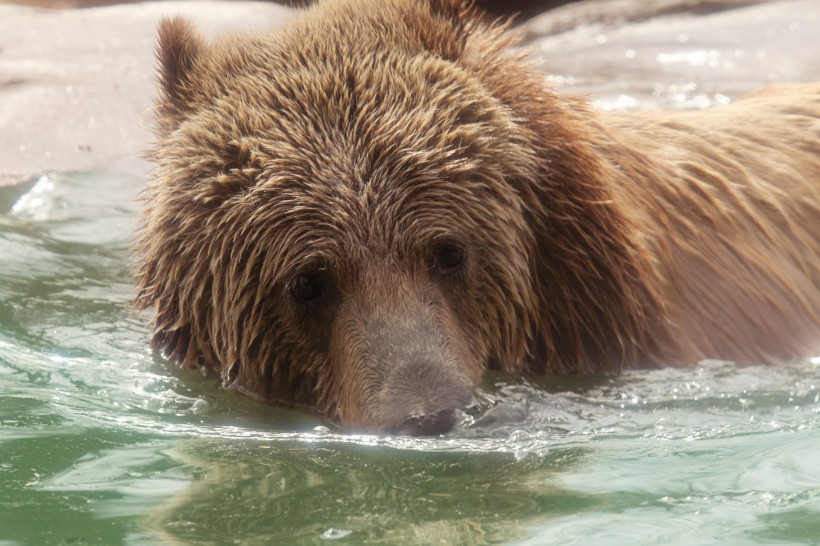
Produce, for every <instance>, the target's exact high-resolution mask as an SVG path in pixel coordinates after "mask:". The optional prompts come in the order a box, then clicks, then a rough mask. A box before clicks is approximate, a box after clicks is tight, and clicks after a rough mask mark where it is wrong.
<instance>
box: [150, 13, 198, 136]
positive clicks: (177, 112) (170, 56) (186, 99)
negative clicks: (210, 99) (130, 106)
mask: <svg viewBox="0 0 820 546" xmlns="http://www.w3.org/2000/svg"><path fill="white" fill-rule="evenodd" d="M158 34H159V42H158V44H157V49H156V55H157V60H158V61H159V84H160V99H159V104H158V107H159V124H160V126H161V127H162V129H164V130H169V129H172V128H174V127H176V126H177V125H178V124H179V122H180V121H182V118H184V116H185V114H186V113H187V112H188V111H189V110H190V108H191V107H192V106H193V102H194V94H195V91H196V89H195V86H194V82H193V76H194V73H195V71H196V70H195V69H196V67H197V64H198V61H199V59H200V57H201V55H202V52H203V50H204V48H205V44H204V42H203V40H202V38H201V37H200V36H199V33H198V32H197V31H196V29H195V28H194V25H193V24H192V23H191V22H190V21H188V20H186V19H183V18H182V17H174V18H173V19H168V18H164V19H162V20H161V21H160V22H159V28H158Z"/></svg>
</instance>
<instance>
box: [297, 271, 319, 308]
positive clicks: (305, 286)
mask: <svg viewBox="0 0 820 546" xmlns="http://www.w3.org/2000/svg"><path fill="white" fill-rule="evenodd" d="M323 277H324V276H323V275H322V273H320V272H318V271H309V272H305V273H300V274H298V275H296V276H295V277H294V278H293V280H292V281H291V282H290V294H291V295H292V296H293V297H294V298H295V299H296V300H297V301H299V302H302V303H310V302H314V301H316V300H318V299H319V298H321V297H322V296H323V295H324V293H325V279H324V278H323Z"/></svg>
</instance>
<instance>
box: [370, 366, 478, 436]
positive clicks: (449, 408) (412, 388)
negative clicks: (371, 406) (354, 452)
mask: <svg viewBox="0 0 820 546" xmlns="http://www.w3.org/2000/svg"><path fill="white" fill-rule="evenodd" d="M472 387H473V386H472V384H471V383H470V381H469V380H468V379H467V378H466V377H464V376H463V375H462V374H461V373H459V372H458V371H457V370H456V369H453V368H451V367H449V366H447V364H445V363H444V362H436V363H433V362H429V361H427V362H424V361H422V362H413V363H408V364H405V365H402V366H399V367H398V368H396V369H395V370H394V371H393V373H391V374H390V376H389V378H388V379H387V382H386V383H385V385H384V387H383V388H382V390H381V395H380V396H379V402H380V403H379V405H380V406H381V411H380V412H379V413H380V415H381V416H382V426H381V428H382V430H383V431H384V432H386V433H388V434H397V435H408V436H435V435H438V434H444V433H446V432H448V431H449V430H450V429H452V428H453V426H455V424H456V423H457V422H458V420H459V417H460V415H461V411H460V410H461V409H462V408H464V407H465V406H466V405H467V403H468V402H469V400H470V395H471V393H472Z"/></svg>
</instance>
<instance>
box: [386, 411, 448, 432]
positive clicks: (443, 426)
mask: <svg viewBox="0 0 820 546" xmlns="http://www.w3.org/2000/svg"><path fill="white" fill-rule="evenodd" d="M457 414H458V412H457V411H456V410H454V409H442V410H438V411H434V412H431V413H422V414H418V415H412V416H410V417H408V418H407V419H405V420H404V421H403V422H401V423H399V425H397V426H395V427H393V430H392V431H391V432H392V433H393V434H397V435H406V436H437V435H439V434H444V433H445V432H447V431H449V430H450V429H451V428H453V426H454V425H455V424H456V420H457Z"/></svg>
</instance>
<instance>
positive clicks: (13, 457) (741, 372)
mask: <svg viewBox="0 0 820 546" xmlns="http://www.w3.org/2000/svg"><path fill="white" fill-rule="evenodd" d="M595 32H598V31H597V30H596V31H595ZM646 43H651V45H652V47H653V48H655V47H658V46H657V43H656V41H650V40H647V41H646ZM667 50H668V51H670V52H672V53H674V51H676V50H675V49H674V48H673V47H669V48H668V49H667ZM672 53H670V54H672ZM810 53H811V55H814V54H815V53H814V52H810ZM660 59H661V60H663V59H665V57H661V58H660ZM664 66H665V65H664ZM647 70H648V69H647ZM661 72H663V76H664V77H665V78H669V77H670V76H669V74H668V73H667V72H666V71H665V69H664V70H661ZM645 74H646V72H645ZM576 85H579V86H583V85H592V86H594V80H586V81H584V80H581V79H579V80H578V81H577V82H576ZM627 89H629V88H627ZM652 89H653V88H652V86H647V90H646V91H645V92H644V93H643V94H642V93H641V92H640V91H634V90H631V91H630V92H629V97H631V100H630V101H627V102H628V103H629V106H630V107H634V106H635V105H636V104H637V106H638V107H652V106H655V105H656V100H657V98H658V96H657V94H653V91H652ZM622 91H623V90H622ZM620 92H621V91H619V93H620ZM696 106H697V105H695V107H696ZM614 107H617V105H616V106H614ZM685 107H693V105H692V104H687V105H686V106H685ZM143 169H144V166H142V165H133V164H126V165H125V166H123V165H119V166H117V168H111V169H101V170H99V171H96V172H90V173H51V174H48V175H45V176H43V177H41V178H38V179H35V180H32V184H31V189H30V190H29V191H28V193H26V194H25V195H24V196H23V197H22V198H20V199H19V200H16V205H15V206H14V207H13V209H11V210H8V211H4V212H3V213H0V546H12V545H14V546H18V545H32V546H34V545H51V544H55V545H57V544H65V545H69V544H71V545H78V544H79V545H85V544H101V545H103V544H104V545H112V544H126V545H148V544H203V545H210V544H213V545H217V544H233V543H239V544H250V545H254V544H519V545H536V544H537V545H545V544H546V545H549V544H561V545H564V544H589V543H593V544H629V545H630V546H633V545H637V544H656V543H658V544H680V545H692V544H717V543H721V544H820V455H818V453H820V358H817V359H813V360H809V361H806V362H801V363H797V364H793V365H787V366H782V367H746V368H740V367H736V366H734V365H732V364H729V363H721V362H704V363H702V364H701V365H700V366H698V367H696V368H692V369H663V370H652V371H636V372H630V373H627V374H624V375H621V376H618V377H591V378H553V379H543V380H539V381H537V382H533V381H527V380H524V379H521V378H515V377H510V376H505V375H490V376H488V377H487V380H486V381H485V383H484V384H483V385H482V387H481V389H479V390H478V391H477V392H476V395H475V399H474V402H473V404H472V406H471V407H470V408H469V412H468V413H469V418H468V419H466V420H465V422H464V423H463V424H462V425H461V426H460V427H459V428H458V429H457V430H455V431H454V432H453V433H451V434H449V435H447V436H445V437H442V438H426V439H419V438H390V437H376V436H356V435H344V434H338V433H337V432H335V431H333V430H329V429H327V428H326V427H324V426H323V423H322V422H321V421H320V420H318V419H317V418H316V417H315V416H313V415H311V414H310V413H307V412H304V411H299V410H292V409H283V408H274V407H269V406H265V405H261V404H257V403H255V402H252V401H249V400H246V399H244V398H242V397H241V396H238V395H236V394H234V393H230V392H223V391H221V390H219V389H218V388H217V387H216V385H215V384H214V383H213V382H212V381H209V380H206V379H203V378H201V377H199V376H197V375H196V374H195V373H191V372H183V371H180V370H178V369H176V368H175V367H173V366H170V365H168V364H167V363H166V362H163V361H162V360H161V359H158V358H157V357H155V356H154V355H152V354H151V352H150V351H149V350H148V347H147V346H148V339H149V336H150V332H149V329H148V327H147V325H146V322H147V320H146V317H140V316H137V314H136V313H135V312H134V311H133V310H132V309H131V307H130V299H131V297H132V294H133V291H132V288H131V284H130V274H129V262H130V259H129V257H128V247H129V245H130V244H131V240H132V231H133V228H134V223H135V216H136V211H137V208H138V203H137V201H136V200H135V196H136V194H137V192H138V191H139V188H140V187H142V185H143V184H144V179H143V174H142V173H143ZM0 201H2V200H0Z"/></svg>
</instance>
